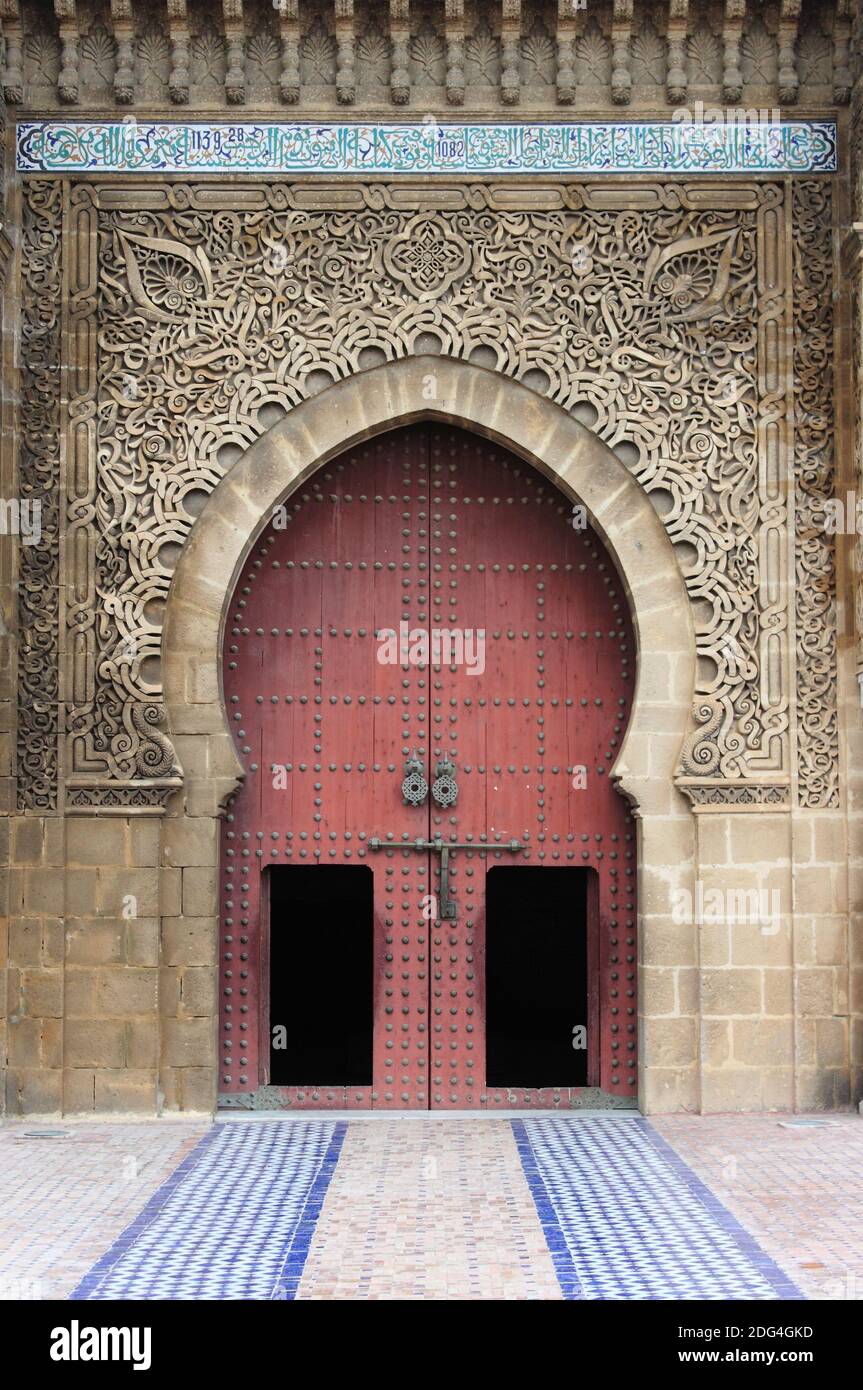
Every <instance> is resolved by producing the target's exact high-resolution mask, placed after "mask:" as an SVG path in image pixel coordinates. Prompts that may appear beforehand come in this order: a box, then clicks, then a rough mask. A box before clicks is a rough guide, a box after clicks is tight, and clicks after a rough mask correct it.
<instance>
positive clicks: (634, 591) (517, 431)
mask: <svg viewBox="0 0 863 1390" xmlns="http://www.w3.org/2000/svg"><path fill="white" fill-rule="evenodd" d="M420 419H436V420H442V421H447V422H449V423H451V424H456V425H461V426H462V427H464V428H466V429H469V430H472V431H474V432H475V433H477V434H480V435H484V436H486V437H487V438H489V439H492V440H494V441H495V442H496V443H498V444H500V445H502V446H504V447H506V448H508V449H510V450H511V451H512V452H514V453H516V454H518V455H520V456H521V457H522V458H524V459H525V460H527V461H528V462H529V463H531V464H532V465H533V466H534V467H535V468H537V469H538V470H539V471H540V472H542V473H543V474H544V475H545V476H546V477H548V478H549V479H550V480H552V481H553V482H554V483H555V484H556V485H557V486H558V487H559V488H560V490H561V491H562V492H563V493H564V495H566V496H568V497H570V498H572V500H573V501H576V502H579V503H581V504H582V505H583V506H584V507H585V509H586V511H587V514H588V518H589V520H590V523H591V525H592V526H593V527H594V528H595V530H596V531H597V532H598V534H599V535H600V536H601V537H602V538H603V540H604V542H605V545H606V547H607V548H608V551H609V553H610V555H611V557H612V559H613V561H614V563H615V565H616V566H617V569H618V572H619V574H620V577H621V580H622V583H623V585H624V588H625V591H626V594H627V598H628V601H629V604H630V608H631V613H632V618H633V623H634V627H635V633H636V642H637V647H638V664H637V679H636V689H635V695H634V699H633V706H632V716H631V719H630V723H629V727H628V729H627V733H626V737H625V740H624V743H623V746H622V748H621V751H620V754H619V756H618V759H617V761H616V763H615V767H614V769H613V773H612V775H613V777H614V779H615V780H616V781H617V783H618V785H619V786H620V787H621V789H622V791H623V792H624V793H625V794H626V795H627V796H628V797H629V799H630V801H631V802H632V804H633V806H634V808H635V811H636V813H637V814H639V815H641V816H643V815H645V814H646V813H648V812H650V811H652V810H657V811H658V812H660V813H661V814H663V815H667V814H668V809H669V793H670V788H671V786H672V783H673V778H674V773H675V770H676V767H677V761H678V756H679V752H680V748H681V745H682V743H683V740H684V738H685V736H686V732H687V728H688V724H689V718H690V711H691V708H692V698H693V690H694V683H695V636H694V629H693V620H692V612H691V607H690V604H689V600H688V598H687V594H686V588H685V585H684V582H683V578H682V575H681V573H680V569H679V567H678V564H677V559H676V556H675V553H674V549H673V546H672V545H671V542H670V540H669V538H668V535H667V533H666V530H665V528H664V526H663V524H662V522H661V520H660V519H659V517H658V516H657V514H656V512H655V510H654V508H653V506H652V505H651V503H650V501H649V499H648V497H647V494H646V493H645V492H644V490H643V489H642V488H641V486H640V485H639V483H638V481H637V480H636V479H635V477H634V476H633V475H632V473H631V472H630V471H629V469H628V468H627V467H626V465H625V464H624V463H623V462H621V460H620V459H619V458H618V457H617V455H616V454H615V453H614V452H613V451H612V450H611V449H610V448H609V447H608V445H607V444H605V443H603V441H602V440H601V439H599V437H598V436H597V435H595V434H593V433H592V432H591V431H590V430H589V429H587V428H586V427H585V426H584V425H582V424H580V423H579V422H578V421H577V420H575V419H573V418H572V417H571V416H570V415H569V414H568V413H567V412H566V411H565V410H563V409H562V408H561V407H560V406H558V405H556V404H555V403H553V402H551V401H548V400H546V399H544V398H543V397H541V396H539V395H537V394H536V393H535V392H533V391H531V390H530V389H529V388H527V387H525V386H522V385H520V384H519V383H518V382H516V381H514V380H512V379H511V378H508V377H505V376H502V375H501V374H499V373H496V372H493V371H489V370H487V369H486V368H483V367H478V366H473V365H471V364H468V363H465V362H462V361H458V360H455V359H453V358H446V357H438V356H416V357H411V358H405V359H402V360H400V361H397V362H393V363H387V364H384V365H381V366H376V367H373V368H370V369H369V370H368V371H364V372H359V373H357V374H356V375H354V376H350V377H347V378H345V379H344V380H341V381H338V382H334V383H333V385H332V386H329V387H327V388H325V390H323V391H322V392H320V393H319V394H318V395H316V396H314V397H311V398H310V399H308V400H305V401H303V402H302V403H301V404H299V405H298V406H296V407H295V408H294V409H293V410H292V411H291V412H290V413H289V414H288V415H287V416H285V418H284V419H283V420H281V421H280V422H279V423H278V424H276V425H274V426H273V428H272V429H270V430H269V431H268V433H267V434H265V435H263V436H262V437H261V438H260V439H258V440H257V441H256V442H255V443H254V444H252V445H251V446H250V448H249V449H248V450H247V451H246V453H245V454H244V455H243V456H242V458H241V459H240V460H239V461H238V462H237V463H236V464H235V465H234V467H233V468H232V469H231V471H230V472H229V473H228V474H226V476H225V477H224V478H223V479H222V481H221V482H220V483H219V485H218V487H217V488H216V489H215V490H214V492H213V493H212V495H211V496H210V498H209V499H208V501H207V503H206V505H205V507H204V508H203V510H202V512H201V515H200V516H199V517H198V519H197V520H196V522H195V525H194V527H193V530H192V533H191V535H190V538H189V540H188V542H187V544H186V546H185V547H184V549H183V552H182V555H181V556H180V559H179V562H178V564H177V568H176V571H175V573H174V577H173V580H172V583H171V588H170V592H169V596H168V604H167V610H166V615H165V625H164V629H163V641H162V666H163V679H164V698H165V708H166V714H167V723H168V731H169V734H170V735H171V737H172V738H173V739H174V742H175V745H176V747H177V751H178V754H179V761H180V763H181V766H183V768H184V783H185V796H186V811H187V813H189V814H215V813H217V811H218V808H219V806H221V805H223V804H224V801H225V799H226V797H228V796H229V795H230V794H231V792H232V791H234V790H235V788H236V786H237V785H238V783H239V779H240V777H241V773H242V766H241V763H240V760H239V757H238V755H237V752H236V749H235V747H234V742H233V739H232V736H231V733H230V730H229V726H228V719H227V715H226V712H225V708H224V703H223V700H222V691H221V660H222V656H221V654H222V640H223V634H224V626H225V621H226V615H227V610H228V606H229V604H230V601H231V597H232V595H233V592H234V586H235V584H236V581H237V577H238V574H239V572H240V570H241V569H242V566H243V565H244V564H245V562H246V559H247V557H248V555H249V553H250V551H251V549H252V547H253V545H254V543H255V540H256V538H257V537H258V535H259V534H260V533H261V531H262V529H263V528H264V527H265V526H266V525H267V524H268V522H269V521H270V520H271V518H272V515H273V512H274V509H275V508H276V507H278V506H279V505H280V504H281V503H283V502H284V501H286V500H287V499H288V498H289V497H290V495H291V493H292V492H293V491H294V490H295V489H296V488H298V487H299V486H300V485H301V484H302V483H303V481H304V480H305V479H306V478H307V477H309V475H310V474H312V473H313V472H315V470H316V469H318V468H319V467H321V466H322V465H323V464H325V463H326V462H327V461H328V460H329V459H331V458H333V457H335V456H336V455H338V454H340V453H343V452H344V451H345V450H346V449H348V448H350V447H351V445H352V444H355V443H358V442H359V441H360V440H363V439H368V438H371V437H373V436H374V435H377V434H381V433H384V432H386V431H387V430H391V429H395V428H397V427H398V426H400V425H405V424H409V423H411V422H412V421H416V420H420ZM192 740H194V745H195V746H194V756H192V757H189V756H188V754H189V753H190V752H191V750H192Z"/></svg>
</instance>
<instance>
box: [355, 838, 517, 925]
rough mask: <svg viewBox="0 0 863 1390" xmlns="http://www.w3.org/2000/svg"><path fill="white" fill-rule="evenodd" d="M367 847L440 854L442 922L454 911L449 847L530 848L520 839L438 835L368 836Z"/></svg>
mask: <svg viewBox="0 0 863 1390" xmlns="http://www.w3.org/2000/svg"><path fill="white" fill-rule="evenodd" d="M367 844H368V847H369V849H372V850H378V849H417V850H426V851H431V853H432V854H439V855H440V893H439V897H440V912H439V913H438V918H439V920H440V921H442V922H454V921H455V913H456V904H455V900H454V899H453V898H451V897H450V895H449V852H450V850H451V849H477V850H482V849H484V850H504V851H505V852H506V853H507V854H520V853H521V851H522V850H526V849H530V845H529V844H525V843H523V842H522V841H521V840H510V841H509V843H508V844H505V845H504V844H501V843H500V842H499V841H497V840H493V841H492V842H491V843H489V842H488V841H487V840H468V841H455V840H449V841H447V840H442V839H441V838H440V836H438V837H437V839H434V840H381V839H379V838H378V836H376V835H373V836H370V838H369V840H368V841H367Z"/></svg>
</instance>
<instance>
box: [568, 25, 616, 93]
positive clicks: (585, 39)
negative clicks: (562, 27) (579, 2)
mask: <svg viewBox="0 0 863 1390" xmlns="http://www.w3.org/2000/svg"><path fill="white" fill-rule="evenodd" d="M575 60H576V78H577V80H578V81H579V82H584V83H587V84H588V85H590V86H596V85H597V84H605V83H607V82H609V81H610V80H611V45H610V44H609V42H608V40H607V39H606V38H605V37H604V35H603V34H602V31H601V30H600V28H599V25H598V24H597V23H596V21H595V20H593V19H592V20H591V21H590V23H589V25H588V26H587V28H586V29H585V31H584V33H583V34H582V36H581V38H580V39H579V40H578V41H577V43H576V46H575Z"/></svg>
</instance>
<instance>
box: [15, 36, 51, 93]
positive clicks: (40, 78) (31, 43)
mask: <svg viewBox="0 0 863 1390" xmlns="http://www.w3.org/2000/svg"><path fill="white" fill-rule="evenodd" d="M24 57H25V60H26V62H25V69H24V70H25V77H26V80H27V83H28V85H29V84H30V83H32V84H33V86H35V87H42V86H53V85H54V83H55V82H56V81H57V78H58V76H59V74H60V44H59V41H58V40H57V39H56V38H55V37H54V35H53V34H45V33H42V32H39V31H37V32H36V33H33V34H28V35H27V37H26V38H25V40H24Z"/></svg>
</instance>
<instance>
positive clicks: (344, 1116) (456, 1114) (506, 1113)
mask: <svg viewBox="0 0 863 1390" xmlns="http://www.w3.org/2000/svg"><path fill="white" fill-rule="evenodd" d="M561 1116H565V1117H566V1118H567V1119H570V1120H589V1119H604V1120H608V1119H615V1120H640V1119H641V1118H642V1115H641V1111H640V1110H639V1109H638V1107H637V1106H636V1105H634V1104H633V1105H632V1106H627V1107H626V1108H623V1107H617V1106H616V1107H615V1108H614V1109H613V1110H609V1109H597V1108H596V1107H587V1106H585V1107H582V1108H579V1109H574V1110H571V1109H570V1108H569V1107H568V1106H567V1108H566V1109H563V1107H560V1108H559V1109H557V1110H539V1109H536V1110H449V1111H440V1110H436V1111H432V1110H299V1109H297V1110H217V1111H216V1114H215V1117H214V1119H215V1122H216V1124H235V1123H237V1122H240V1123H243V1124H245V1123H248V1121H249V1120H255V1121H257V1120H262V1121H270V1120H298V1121H302V1120H339V1121H342V1120H349V1121H350V1122H351V1124H353V1123H354V1122H355V1121H358V1122H361V1121H363V1120H531V1119H533V1120H536V1119H540V1120H548V1119H554V1118H558V1119H559V1118H560V1117H561Z"/></svg>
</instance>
